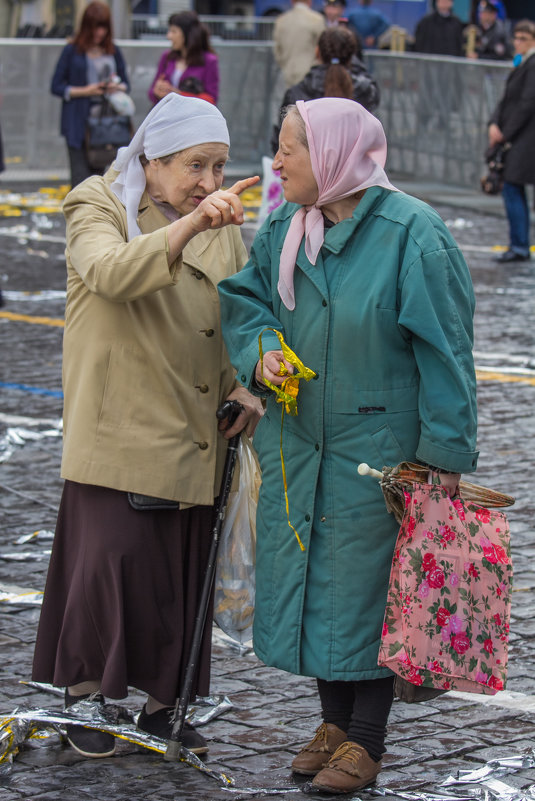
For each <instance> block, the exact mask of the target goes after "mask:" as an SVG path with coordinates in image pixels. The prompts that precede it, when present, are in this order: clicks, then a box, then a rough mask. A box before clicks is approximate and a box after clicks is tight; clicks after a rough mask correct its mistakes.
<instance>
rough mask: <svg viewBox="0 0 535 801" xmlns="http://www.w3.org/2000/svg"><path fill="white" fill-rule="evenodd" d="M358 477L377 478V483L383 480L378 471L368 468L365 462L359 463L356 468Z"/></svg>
mask: <svg viewBox="0 0 535 801" xmlns="http://www.w3.org/2000/svg"><path fill="white" fill-rule="evenodd" d="M357 470H358V473H359V476H371V477H372V478H378V479H379V481H380V480H381V479H382V478H383V474H382V473H381V472H380V470H374V469H373V467H370V465H369V464H366V462H361V463H360V464H359V466H358V468H357Z"/></svg>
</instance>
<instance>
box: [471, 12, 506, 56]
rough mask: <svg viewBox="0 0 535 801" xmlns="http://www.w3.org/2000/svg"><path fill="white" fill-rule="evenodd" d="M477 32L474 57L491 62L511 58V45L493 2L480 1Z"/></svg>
mask: <svg viewBox="0 0 535 801" xmlns="http://www.w3.org/2000/svg"><path fill="white" fill-rule="evenodd" d="M478 12H479V15H478V16H479V25H478V28H479V31H478V37H477V44H476V52H475V55H476V57H477V58H484V59H490V60H491V61H505V60H506V59H509V58H511V44H510V41H509V35H508V33H507V30H506V28H505V24H504V23H503V22H502V20H501V19H498V6H497V4H496V2H495V0H481V2H480V3H479V6H478Z"/></svg>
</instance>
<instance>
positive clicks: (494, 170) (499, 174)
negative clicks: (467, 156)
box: [481, 142, 511, 195]
mask: <svg viewBox="0 0 535 801" xmlns="http://www.w3.org/2000/svg"><path fill="white" fill-rule="evenodd" d="M510 147H511V145H510V143H509V142H499V143H498V144H496V145H493V146H492V147H489V148H488V150H487V151H486V152H485V161H486V162H487V167H488V172H487V174H486V175H484V176H483V178H482V179H481V189H482V190H483V192H484V193H485V194H486V195H498V194H499V193H500V192H501V191H502V187H503V168H504V166H505V157H506V155H507V151H508V150H509V149H510Z"/></svg>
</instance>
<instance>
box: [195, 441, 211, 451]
mask: <svg viewBox="0 0 535 801" xmlns="http://www.w3.org/2000/svg"><path fill="white" fill-rule="evenodd" d="M197 445H198V446H199V448H200V449H201V451H205V450H206V449H207V447H208V443H207V442H198V443H197Z"/></svg>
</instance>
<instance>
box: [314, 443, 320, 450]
mask: <svg viewBox="0 0 535 801" xmlns="http://www.w3.org/2000/svg"><path fill="white" fill-rule="evenodd" d="M314 448H315V449H316V450H317V451H319V449H320V446H319V444H318V443H317V442H316V444H315V445H314Z"/></svg>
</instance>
